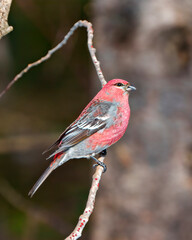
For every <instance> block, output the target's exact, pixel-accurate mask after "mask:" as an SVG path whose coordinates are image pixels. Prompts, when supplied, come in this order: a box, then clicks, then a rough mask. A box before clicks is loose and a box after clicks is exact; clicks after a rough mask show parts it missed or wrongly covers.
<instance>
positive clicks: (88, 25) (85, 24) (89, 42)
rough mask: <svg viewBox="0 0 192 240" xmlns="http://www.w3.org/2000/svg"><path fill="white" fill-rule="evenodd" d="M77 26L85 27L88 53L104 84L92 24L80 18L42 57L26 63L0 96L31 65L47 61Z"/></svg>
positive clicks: (2, 93)
mask: <svg viewBox="0 0 192 240" xmlns="http://www.w3.org/2000/svg"><path fill="white" fill-rule="evenodd" d="M79 27H85V28H87V36H88V39H87V45H88V49H89V53H90V55H91V58H92V61H93V64H94V66H95V69H96V71H97V75H98V77H99V80H100V82H101V85H102V86H104V85H105V84H106V81H105V78H104V76H103V73H102V71H101V68H100V62H99V61H98V60H97V58H96V55H95V52H96V49H95V48H94V47H93V28H92V24H91V23H90V22H88V21H86V20H84V21H82V20H80V21H78V22H76V23H75V24H74V25H73V27H72V28H71V29H70V30H69V32H68V33H67V35H65V37H64V38H63V40H62V41H61V42H60V43H59V44H57V45H56V46H55V47H54V48H52V49H51V50H49V51H48V52H47V54H46V55H45V56H44V57H42V58H40V59H39V60H37V61H35V62H33V63H30V64H28V65H27V67H26V68H24V69H23V70H22V71H21V72H20V73H19V74H17V75H16V76H15V78H14V79H13V80H12V81H11V82H10V83H9V84H8V85H7V87H6V88H5V89H4V90H3V91H2V92H1V93H0V98H1V97H2V96H3V95H4V94H5V93H6V92H7V91H8V90H9V89H10V88H11V87H12V86H13V84H14V83H15V82H17V81H18V80H19V79H20V78H21V77H22V76H23V74H25V73H26V72H28V71H29V70H30V69H31V68H32V67H35V66H37V65H39V64H41V63H42V62H45V61H47V60H48V59H49V58H50V57H51V56H52V55H53V53H55V52H56V51H57V50H59V49H60V48H61V47H62V46H63V45H65V44H66V43H67V41H68V39H69V38H70V37H71V36H72V35H73V33H74V32H75V30H77V28H79Z"/></svg>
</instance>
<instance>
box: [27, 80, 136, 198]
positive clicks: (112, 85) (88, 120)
mask: <svg viewBox="0 0 192 240" xmlns="http://www.w3.org/2000/svg"><path fill="white" fill-rule="evenodd" d="M132 90H136V88H135V87H134V86H131V84H130V83H129V82H127V81H126V80H123V79H112V80H110V81H108V82H107V83H106V84H105V85H104V86H103V88H102V89H101V90H100V91H99V92H98V93H97V94H96V96H95V97H94V98H93V99H92V100H91V101H90V102H89V104H88V105H87V106H86V107H85V108H84V110H83V111H82V112H81V113H80V115H79V117H78V118H77V119H76V120H75V121H74V122H73V123H72V124H71V125H70V126H69V127H67V128H66V129H65V131H64V132H63V133H62V134H61V135H60V136H59V138H58V140H57V141H56V142H55V143H54V144H53V145H51V146H50V147H49V148H48V149H47V150H46V151H45V152H49V151H51V150H53V149H55V151H54V152H53V153H52V154H51V155H50V156H49V157H48V159H49V158H52V157H53V161H52V162H51V164H50V165H49V167H48V168H47V169H46V170H45V172H44V173H43V174H42V175H41V177H40V178H39V179H38V181H37V182H36V183H35V185H34V186H33V187H32V189H31V190H30V191H29V194H28V195H29V196H30V197H32V196H33V195H34V193H35V192H36V191H37V189H38V188H39V187H40V185H41V184H42V183H43V182H44V181H45V179H46V178H47V177H48V176H49V175H50V174H51V172H52V171H53V170H55V169H56V168H57V167H59V166H61V165H62V164H64V163H65V162H67V161H69V160H70V159H78V158H87V159H90V158H92V159H93V160H94V161H95V162H96V163H97V164H96V165H101V166H102V167H103V172H105V171H106V169H107V168H106V165H105V164H104V163H103V162H101V161H99V160H98V159H97V158H96V157H95V156H97V155H98V154H101V155H105V154H106V149H107V148H108V147H110V146H111V145H112V144H114V143H115V142H117V141H118V140H119V139H120V138H121V137H122V136H123V135H124V133H125V131H126V129H127V126H128V122H129V118H130V107H129V93H130V91H132ZM45 152H44V153H45Z"/></svg>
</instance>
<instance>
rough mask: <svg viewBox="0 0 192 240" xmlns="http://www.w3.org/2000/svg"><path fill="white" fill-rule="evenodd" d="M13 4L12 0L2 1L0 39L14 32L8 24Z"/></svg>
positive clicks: (0, 8)
mask: <svg viewBox="0 0 192 240" xmlns="http://www.w3.org/2000/svg"><path fill="white" fill-rule="evenodd" d="M11 3H12V0H0V39H1V38H2V37H3V36H5V35H6V34H8V33H9V32H11V31H12V30H13V27H11V26H9V24H8V22H7V19H8V15H9V10H10V7H11Z"/></svg>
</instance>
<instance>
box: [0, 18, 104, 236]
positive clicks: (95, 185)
mask: <svg viewBox="0 0 192 240" xmlns="http://www.w3.org/2000/svg"><path fill="white" fill-rule="evenodd" d="M79 27H86V28H87V36H88V40H87V44H88V49H89V53H90V55H91V58H92V61H93V64H94V66H95V69H96V72H97V75H98V77H99V80H100V82H101V85H102V86H104V85H105V84H106V80H105V78H104V76H103V73H102V71H101V68H100V63H99V61H98V60H97V58H96V55H95V53H96V49H95V48H94V47H93V28H92V24H91V23H90V22H88V21H86V20H84V21H82V20H80V21H78V22H76V23H75V24H74V25H73V27H72V28H71V29H70V31H69V32H68V33H67V35H66V36H65V37H64V39H63V40H62V41H61V42H60V43H59V44H58V45H57V46H56V47H54V48H53V49H51V50H49V51H48V53H47V54H46V55H45V56H44V57H42V58H41V59H39V60H38V61H36V62H34V63H31V64H28V66H27V67H26V68H25V69H23V70H22V71H21V72H20V73H19V74H18V75H16V77H15V78H14V79H13V80H12V81H11V82H10V83H9V84H8V86H7V87H6V88H5V89H4V90H3V91H2V92H1V94H0V97H2V96H3V95H4V94H5V93H6V92H7V90H9V89H10V88H11V86H12V85H13V84H14V83H15V82H16V81H17V80H18V79H19V78H21V77H22V76H23V74H24V73H26V72H28V71H29V69H31V68H32V67H35V66H37V65H39V64H40V63H42V62H44V61H46V60H48V59H49V58H50V57H51V56H52V54H53V53H55V52H56V51H57V50H59V49H60V48H61V47H62V46H63V45H64V44H66V43H67V41H68V39H69V38H70V37H71V36H72V34H73V33H74V31H75V30H76V29H77V28H79ZM99 160H100V161H102V162H103V161H104V157H103V156H101V157H100V158H99ZM102 172H103V167H101V166H98V167H97V169H96V172H95V174H94V175H93V181H92V186H91V189H90V192H89V196H88V200H87V204H86V207H85V210H84V212H83V214H82V215H81V216H80V218H79V221H78V223H77V225H76V227H75V229H74V230H73V232H72V233H71V234H70V235H69V236H68V237H67V238H66V240H76V239H78V238H79V237H80V236H81V235H82V231H83V229H84V227H85V225H86V223H87V222H88V220H89V217H90V215H91V213H92V212H93V209H94V203H95V197H96V193H97V190H98V188H99V182H100V179H101V176H102Z"/></svg>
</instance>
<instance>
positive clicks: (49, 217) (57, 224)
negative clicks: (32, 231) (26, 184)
mask: <svg viewBox="0 0 192 240" xmlns="http://www.w3.org/2000/svg"><path fill="white" fill-rule="evenodd" d="M0 195H1V196H2V197H3V198H4V199H6V201H7V202H9V203H10V204H11V205H12V206H14V207H15V208H17V209H19V210H20V211H22V212H24V213H25V214H27V215H28V216H29V217H32V218H35V219H36V220H37V221H38V222H42V223H44V224H47V225H48V226H51V227H52V228H53V229H55V230H57V231H58V232H59V233H61V234H64V233H66V231H67V230H68V229H70V227H71V226H70V224H68V223H65V222H63V220H61V219H60V218H59V217H58V216H56V215H53V214H52V213H49V212H47V211H45V210H43V209H41V208H39V207H37V206H34V205H32V204H31V202H30V201H28V200H26V199H25V198H23V196H22V195H21V194H20V193H18V192H17V191H16V190H15V189H14V188H13V187H12V186H11V185H10V184H9V183H8V182H7V181H6V180H5V179H3V178H0ZM63 226H64V229H63Z"/></svg>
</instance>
